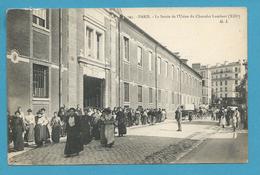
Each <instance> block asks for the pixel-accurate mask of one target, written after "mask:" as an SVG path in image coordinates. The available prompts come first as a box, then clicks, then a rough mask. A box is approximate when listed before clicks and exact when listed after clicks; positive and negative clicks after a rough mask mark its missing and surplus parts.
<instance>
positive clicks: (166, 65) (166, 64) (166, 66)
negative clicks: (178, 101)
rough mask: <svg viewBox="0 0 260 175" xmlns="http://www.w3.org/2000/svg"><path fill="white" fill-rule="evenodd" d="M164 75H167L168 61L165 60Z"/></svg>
mask: <svg viewBox="0 0 260 175" xmlns="http://www.w3.org/2000/svg"><path fill="white" fill-rule="evenodd" d="M165 77H168V62H167V61H165Z"/></svg>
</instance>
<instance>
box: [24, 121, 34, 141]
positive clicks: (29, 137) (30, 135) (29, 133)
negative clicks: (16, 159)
mask: <svg viewBox="0 0 260 175" xmlns="http://www.w3.org/2000/svg"><path fill="white" fill-rule="evenodd" d="M24 140H25V141H26V142H33V141H34V125H33V124H30V125H28V126H27V129H26V133H25V136H24Z"/></svg>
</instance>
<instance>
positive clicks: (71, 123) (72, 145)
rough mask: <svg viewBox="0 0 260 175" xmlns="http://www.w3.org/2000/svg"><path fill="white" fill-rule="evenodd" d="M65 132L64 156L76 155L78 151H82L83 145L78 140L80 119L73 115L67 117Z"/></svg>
mask: <svg viewBox="0 0 260 175" xmlns="http://www.w3.org/2000/svg"><path fill="white" fill-rule="evenodd" d="M66 132H67V141H66V145H65V149H64V154H65V155H72V154H75V153H76V154H78V153H79V152H80V151H82V150H83V144H82V142H81V139H80V119H79V117H78V116H77V115H76V114H75V113H74V114H70V115H69V116H68V120H67V125H66Z"/></svg>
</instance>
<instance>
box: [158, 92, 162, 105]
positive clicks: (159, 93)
mask: <svg viewBox="0 0 260 175" xmlns="http://www.w3.org/2000/svg"><path fill="white" fill-rule="evenodd" d="M161 96H162V91H161V90H158V102H159V103H161Z"/></svg>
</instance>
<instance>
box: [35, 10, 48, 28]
mask: <svg viewBox="0 0 260 175" xmlns="http://www.w3.org/2000/svg"><path fill="white" fill-rule="evenodd" d="M48 12H49V11H48V10H47V9H34V10H33V11H32V13H33V23H34V24H36V25H38V26H41V27H44V28H47V29H49V24H48Z"/></svg>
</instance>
